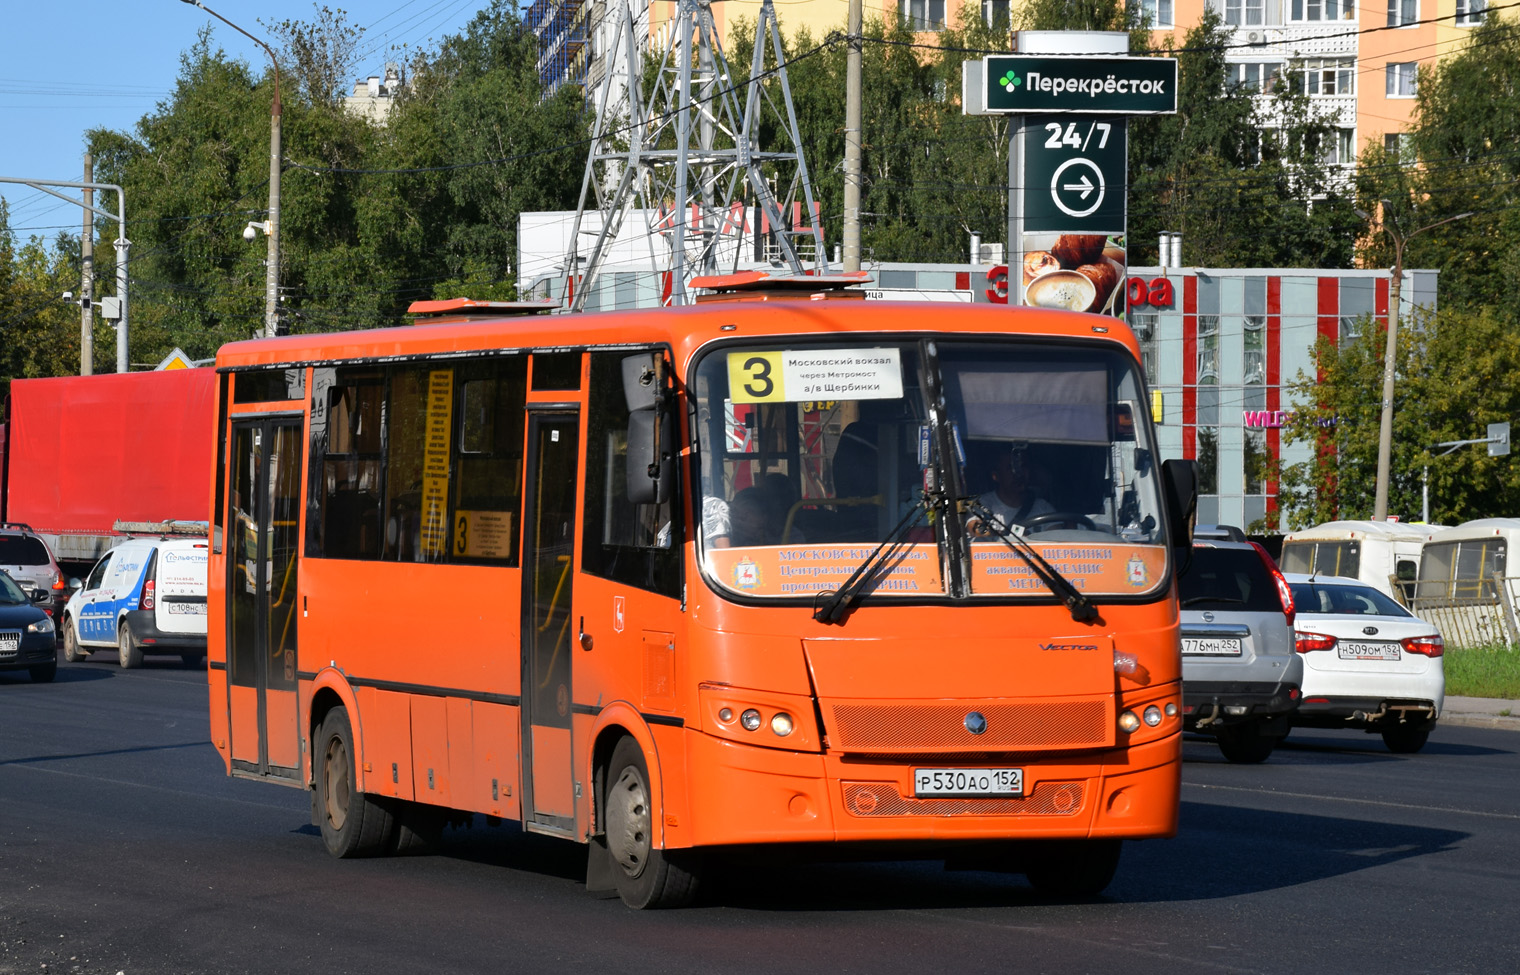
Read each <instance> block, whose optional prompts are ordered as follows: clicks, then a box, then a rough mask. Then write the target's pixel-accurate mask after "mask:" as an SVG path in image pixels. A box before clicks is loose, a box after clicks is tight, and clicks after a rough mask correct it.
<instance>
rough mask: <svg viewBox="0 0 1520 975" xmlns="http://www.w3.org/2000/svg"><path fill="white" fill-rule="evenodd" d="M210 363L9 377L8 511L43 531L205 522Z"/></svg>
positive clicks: (211, 427)
mask: <svg viewBox="0 0 1520 975" xmlns="http://www.w3.org/2000/svg"><path fill="white" fill-rule="evenodd" d="M215 380H216V371H215V370H214V369H169V370H164V371H162V372H133V373H117V374H110V375H101V376H76V377H69V378H63V379H18V380H16V381H14V382H12V383H11V412H10V417H9V421H10V422H9V424H8V426H9V428H10V429H9V430H8V431H7V433H8V434H9V438H8V439H9V443H8V444H7V446H8V448H9V453H10V457H9V468H10V470H9V474H10V477H9V483H8V485H7V492H8V493H7V498H6V508H5V515H6V518H7V519H8V520H10V521H19V522H24V523H25V524H28V525H30V526H31V527H32V528H33V529H35V530H37V531H39V532H58V533H69V532H84V533H94V534H105V533H109V532H110V531H111V526H112V525H113V524H114V523H115V522H116V521H117V520H121V521H150V522H156V521H167V520H171V519H180V520H184V521H209V520H210V517H211V516H210V511H209V510H208V508H207V506H208V505H209V504H210V501H211V461H212V455H213V450H214V447H215V436H214V434H215V429H216V419H215V417H214V415H213V413H212V410H213V408H214V397H215V385H214V384H215Z"/></svg>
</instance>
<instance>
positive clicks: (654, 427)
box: [626, 408, 675, 504]
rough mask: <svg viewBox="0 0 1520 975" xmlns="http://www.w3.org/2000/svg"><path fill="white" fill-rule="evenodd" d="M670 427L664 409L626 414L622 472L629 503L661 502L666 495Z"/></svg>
mask: <svg viewBox="0 0 1520 975" xmlns="http://www.w3.org/2000/svg"><path fill="white" fill-rule="evenodd" d="M657 417H658V419H657ZM674 426H675V425H674V424H673V423H671V422H670V413H669V412H668V411H660V410H655V409H652V408H651V409H646V410H635V411H634V412H632V413H630V414H628V460H627V471H626V474H627V483H628V500H629V501H630V502H632V503H633V504H664V503H665V501H667V500H668V499H669V498H670V483H671V480H672V477H673V474H674V470H675V465H674V463H673V462H672V460H671V457H672V454H673V448H674V445H675V437H674V432H675V431H674V430H673V427H674Z"/></svg>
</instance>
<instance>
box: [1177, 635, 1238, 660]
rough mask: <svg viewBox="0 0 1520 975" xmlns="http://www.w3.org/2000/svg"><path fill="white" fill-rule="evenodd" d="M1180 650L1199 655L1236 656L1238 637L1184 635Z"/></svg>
mask: <svg viewBox="0 0 1520 975" xmlns="http://www.w3.org/2000/svg"><path fill="white" fill-rule="evenodd" d="M1182 652H1183V653H1191V654H1196V655H1198V656H1201V657H1238V656H1240V638H1239V637H1192V636H1185V637H1183V638H1182Z"/></svg>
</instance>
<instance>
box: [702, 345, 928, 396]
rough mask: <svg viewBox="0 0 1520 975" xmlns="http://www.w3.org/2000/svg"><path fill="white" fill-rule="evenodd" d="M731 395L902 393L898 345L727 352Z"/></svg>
mask: <svg viewBox="0 0 1520 975" xmlns="http://www.w3.org/2000/svg"><path fill="white" fill-rule="evenodd" d="M728 388H729V396H730V398H731V399H732V400H733V402H735V403H798V402H805V401H808V400H830V399H844V400H862V399H901V398H902V395H903V380H902V355H901V352H900V350H898V349H809V350H803V351H788V350H778V351H774V352H760V351H746V352H730V353H729V354H728Z"/></svg>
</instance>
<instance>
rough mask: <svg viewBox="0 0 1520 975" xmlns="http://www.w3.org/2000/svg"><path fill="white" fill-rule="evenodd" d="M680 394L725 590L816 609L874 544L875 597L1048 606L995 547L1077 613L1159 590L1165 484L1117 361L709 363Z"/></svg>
mask: <svg viewBox="0 0 1520 975" xmlns="http://www.w3.org/2000/svg"><path fill="white" fill-rule="evenodd" d="M926 388H928V389H937V390H938V391H939V393H940V395H941V396H942V397H943V403H944V405H943V408H940V409H931V408H930V406H931V404H930V402H929V399H930V397H928V396H926V395H925V389H926ZM691 389H692V392H693V397H694V402H695V406H696V410H697V418H698V432H697V442H696V445H695V448H696V453H697V462H698V465H699V470H700V472H701V477H700V498H699V499H698V500H699V504H698V512H699V515H700V517H699V518H698V521H699V524H698V525H696V526H694V531H695V532H696V533H697V536H698V539H699V543H700V546H701V551H702V565H703V569H704V571H705V572H706V573H707V574H708V576H709V578H710V579H711V580H712V581H713V582H715V583H716V584H717V585H718V586H719V587H720V588H721V589H722V590H726V591H729V592H730V593H733V594H739V595H744V596H751V597H762V598H764V597H774V598H785V597H813V596H816V595H817V594H819V593H823V592H829V591H832V590H836V589H838V588H839V587H840V586H841V585H842V584H844V582H845V581H846V580H847V579H849V578H850V576H851V575H852V574H853V573H854V572H855V570H856V569H857V568H859V567H860V566H861V564H862V563H863V562H864V561H865V560H867V559H869V558H870V557H871V556H872V554H873V552H875V551H876V549H877V546H878V545H882V543H884V542H887V543H891V544H889V545H888V546H886V548H885V549H884V551H883V553H879V556H880V555H881V554H886V555H887V558H886V562H887V564H885V565H884V566H883V567H882V568H881V570H880V571H879V572H875V573H874V581H873V583H872V587H871V590H872V596H873V598H879V597H885V598H893V597H899V598H900V597H912V596H919V597H924V596H943V595H954V596H962V597H965V596H983V597H993V596H1002V597H1009V596H1019V597H1042V598H1049V597H1051V596H1052V592H1051V588H1050V586H1049V585H1048V584H1047V582H1046V581H1045V580H1042V579H1041V578H1040V577H1039V575H1038V574H1037V573H1036V572H1034V571H1033V570H1032V569H1031V567H1030V566H1029V564H1028V562H1027V561H1026V559H1025V557H1024V556H1021V555H1020V554H1018V552H1016V551H1015V550H1014V548H1013V546H1012V545H1011V544H1010V542H1009V540H1008V539H1005V538H1000V537H998V536H999V534H1001V533H1017V534H1019V535H1021V536H1023V539H1024V540H1025V541H1027V542H1029V543H1031V544H1032V545H1033V546H1034V548H1035V550H1036V551H1038V552H1039V554H1041V555H1042V556H1043V557H1044V558H1045V559H1046V560H1048V561H1049V562H1050V563H1051V565H1052V566H1053V567H1054V569H1055V570H1056V571H1057V572H1058V573H1059V574H1060V575H1062V576H1064V577H1065V578H1066V579H1068V580H1069V581H1070V582H1071V583H1072V584H1073V585H1074V586H1075V587H1076V588H1077V589H1078V590H1080V591H1082V592H1083V593H1085V594H1086V595H1089V596H1136V595H1154V594H1156V593H1159V592H1160V591H1162V589H1163V584H1164V578H1165V572H1164V570H1165V566H1166V545H1165V538H1164V536H1163V532H1162V525H1161V521H1162V517H1161V514H1160V508H1161V494H1160V487H1159V482H1160V472H1159V466H1160V465H1159V463H1158V461H1157V458H1156V453H1155V449H1154V447H1153V445H1152V444H1151V442H1150V439H1149V434H1150V430H1149V425H1148V424H1147V423H1145V422H1144V417H1143V415H1142V413H1141V411H1142V409H1143V408H1144V387H1143V383H1142V381H1141V379H1140V376H1139V374H1138V370H1137V369H1136V367H1135V365H1134V363H1133V362H1132V361H1131V360H1130V358H1129V357H1128V356H1126V355H1124V354H1123V353H1122V352H1120V351H1119V350H1116V349H1112V348H1107V347H1101V348H1100V347H1094V346H1092V345H1076V344H1056V343H1052V342H1049V341H1048V340H1047V341H1038V340H1018V339H1000V340H985V339H974V340H973V339H966V340H946V339H944V338H943V337H936V338H935V339H934V340H932V341H930V340H927V339H925V340H906V341H901V340H899V341H891V342H862V343H858V344H851V343H849V342H845V341H840V340H839V339H838V338H835V339H832V340H829V339H824V340H820V341H817V342H813V343H803V342H798V341H791V342H785V343H777V344H747V345H721V346H717V347H715V348H714V349H713V350H711V351H709V352H708V353H706V354H705V355H704V356H703V357H702V358H701V359H700V360H699V361H698V362H697V364H696V366H695V370H694V374H693V381H692V386H691ZM936 424H939V426H938V427H936ZM947 454H948V455H950V456H948V457H946V456H943V455H947ZM894 534H895V537H889V536H894Z"/></svg>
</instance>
